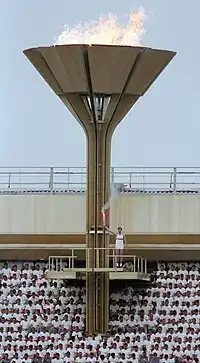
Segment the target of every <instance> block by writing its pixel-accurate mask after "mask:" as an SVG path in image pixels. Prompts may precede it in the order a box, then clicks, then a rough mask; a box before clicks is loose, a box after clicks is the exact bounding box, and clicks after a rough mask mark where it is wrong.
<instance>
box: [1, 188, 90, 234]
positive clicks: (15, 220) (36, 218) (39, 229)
mask: <svg viewBox="0 0 200 363" xmlns="http://www.w3.org/2000/svg"><path fill="white" fill-rule="evenodd" d="M85 225H86V221H85V197H84V196H83V195H81V196H80V195H78V196H76V195H12V196H10V195H3V196H2V195H1V196H0V234H82V233H85Z"/></svg>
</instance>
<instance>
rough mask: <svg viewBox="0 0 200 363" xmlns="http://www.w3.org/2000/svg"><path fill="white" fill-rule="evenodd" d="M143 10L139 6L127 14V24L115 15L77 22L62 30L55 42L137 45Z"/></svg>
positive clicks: (141, 33) (140, 32) (141, 30)
mask: <svg viewBox="0 0 200 363" xmlns="http://www.w3.org/2000/svg"><path fill="white" fill-rule="evenodd" d="M145 17H146V14H145V11H144V10H143V9H142V8H140V9H139V10H138V11H137V12H134V13H131V14H130V15H129V22H128V25H126V26H122V25H120V23H119V19H118V17H117V16H116V15H113V14H109V15H107V16H104V17H100V18H99V20H98V21H94V22H89V23H85V24H78V25H77V26H74V27H72V28H70V27H69V26H67V25H65V26H64V30H63V31H62V32H61V34H60V35H59V36H58V38H57V39H56V42H55V44H60V45H62V44H107V45H127V46H138V45H140V43H141V38H142V36H143V34H144V33H145V29H144V20H145Z"/></svg>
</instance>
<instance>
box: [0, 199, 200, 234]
mask: <svg viewBox="0 0 200 363" xmlns="http://www.w3.org/2000/svg"><path fill="white" fill-rule="evenodd" d="M85 202H86V198H85V196H84V195H69V194H60V195H12V196H11V195H2V196H0V234H54V235H56V234H57V235H59V234H70V235H81V234H85V225H86V215H85ZM119 225H121V226H123V228H124V230H125V231H126V234H128V235H135V234H138V235H139V234H200V195H189V194H188V195H173V194H171V195H169V194H165V195H130V194H129V195H123V194H121V195H120V196H119V197H116V198H114V199H113V200H112V201H111V228H112V229H116V228H117V226H119Z"/></svg>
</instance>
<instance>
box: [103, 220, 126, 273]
mask: <svg viewBox="0 0 200 363" xmlns="http://www.w3.org/2000/svg"><path fill="white" fill-rule="evenodd" d="M105 228H106V230H107V231H108V232H109V233H110V234H113V235H115V236H116V240H115V249H116V253H115V254H116V266H117V267H122V265H123V252H124V249H125V248H127V241H126V236H125V234H124V233H123V230H122V227H118V228H117V232H116V233H115V232H112V231H111V230H110V229H109V228H108V227H107V226H105Z"/></svg>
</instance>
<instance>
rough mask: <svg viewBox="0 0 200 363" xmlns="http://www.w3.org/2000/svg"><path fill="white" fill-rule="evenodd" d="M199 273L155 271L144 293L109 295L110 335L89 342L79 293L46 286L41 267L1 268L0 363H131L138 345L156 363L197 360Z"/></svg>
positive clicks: (192, 269)
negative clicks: (156, 362)
mask: <svg viewBox="0 0 200 363" xmlns="http://www.w3.org/2000/svg"><path fill="white" fill-rule="evenodd" d="M199 267H200V266H199V264H198V263H195V264H193V263H191V264H190V263H186V262H184V263H168V264H166V265H165V264H163V263H162V264H158V269H157V272H156V276H155V281H154V282H153V284H152V286H151V287H150V288H148V289H147V290H145V291H143V290H137V291H134V290H133V288H131V287H129V288H126V289H124V290H123V291H116V292H114V293H112V294H111V296H110V330H109V332H108V334H107V336H106V337H101V336H100V335H99V334H98V333H96V334H94V336H92V337H90V336H88V334H87V333H84V318H85V288H84V287H80V286H78V285H71V286H69V285H67V283H66V282H65V281H57V282H56V281H47V280H46V279H45V278H44V272H45V269H46V266H45V263H44V262H40V263H38V262H36V263H33V262H32V263H30V262H29V263H26V262H25V263H19V262H9V263H2V266H1V270H0V273H1V290H0V309H1V318H0V332H1V334H0V357H1V359H0V362H1V361H2V362H6V363H8V362H12V363H23V362H24V363H39V362H46V363H50V362H52V363H56V362H57V363H60V362H64V363H68V362H70V363H72V362H78V363H86V362H91V363H96V362H110V363H116V362H122V363H128V362H130V363H136V362H137V361H138V358H139V356H140V354H141V351H142V347H144V346H145V347H146V348H147V354H148V355H154V357H156V356H157V357H160V361H161V363H166V362H169V363H171V362H174V359H175V357H176V358H179V359H180V358H181V359H186V358H187V357H190V359H191V360H192V359H193V360H192V361H194V358H198V359H199V360H200V277H199V276H200V274H199ZM188 359H189V358H188Z"/></svg>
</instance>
